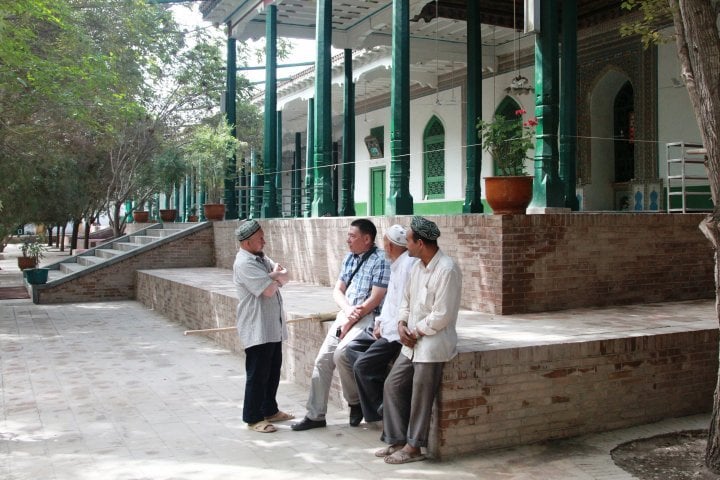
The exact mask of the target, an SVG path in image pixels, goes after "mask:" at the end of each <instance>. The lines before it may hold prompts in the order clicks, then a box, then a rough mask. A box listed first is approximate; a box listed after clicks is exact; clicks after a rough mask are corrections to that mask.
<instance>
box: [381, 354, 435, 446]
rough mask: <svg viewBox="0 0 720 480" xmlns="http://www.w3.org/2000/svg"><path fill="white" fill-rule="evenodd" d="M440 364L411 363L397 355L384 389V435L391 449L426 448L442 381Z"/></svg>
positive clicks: (383, 438)
mask: <svg viewBox="0 0 720 480" xmlns="http://www.w3.org/2000/svg"><path fill="white" fill-rule="evenodd" d="M442 369H443V362H439V363H414V362H412V361H410V359H408V358H407V357H406V356H405V355H403V354H402V353H401V354H400V355H398V358H397V360H395V364H394V365H393V368H392V370H390V375H388V378H387V380H385V387H384V389H383V397H384V403H383V434H382V436H381V437H380V440H382V441H383V442H385V443H388V444H390V445H397V444H405V443H407V444H409V445H410V446H412V447H416V448H419V447H427V443H428V431H429V430H430V415H431V414H432V407H433V402H434V401H435V396H436V395H437V392H438V389H439V388H440V382H441V381H442Z"/></svg>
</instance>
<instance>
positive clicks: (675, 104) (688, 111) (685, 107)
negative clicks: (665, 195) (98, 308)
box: [658, 43, 704, 178]
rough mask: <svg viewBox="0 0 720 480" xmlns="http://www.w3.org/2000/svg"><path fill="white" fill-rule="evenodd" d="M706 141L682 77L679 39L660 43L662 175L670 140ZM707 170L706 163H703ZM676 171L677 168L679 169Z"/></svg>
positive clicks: (659, 130)
mask: <svg viewBox="0 0 720 480" xmlns="http://www.w3.org/2000/svg"><path fill="white" fill-rule="evenodd" d="M680 141H683V142H686V143H699V144H701V143H702V138H701V134H700V130H699V129H698V126H697V120H695V113H694V112H693V109H692V104H691V103H690V96H689V95H688V92H687V88H685V85H684V84H683V83H682V78H681V77H680V63H679V61H678V58H677V48H676V46H675V43H670V44H667V45H660V46H658V166H659V170H658V172H659V176H660V178H665V177H666V175H667V163H666V152H665V151H666V148H665V144H667V143H669V142H680ZM699 168H700V169H701V170H702V172H701V173H700V174H704V169H703V167H699ZM675 173H676V172H675Z"/></svg>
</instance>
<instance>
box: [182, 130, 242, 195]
mask: <svg viewBox="0 0 720 480" xmlns="http://www.w3.org/2000/svg"><path fill="white" fill-rule="evenodd" d="M238 147H239V142H238V141H237V140H236V139H235V138H234V137H233V136H232V135H231V134H230V126H228V125H227V124H226V122H225V120H224V119H221V120H219V121H218V122H216V123H215V124H214V125H200V126H198V127H196V128H194V129H193V130H192V131H191V132H190V133H189V135H188V138H187V143H185V144H184V145H183V149H184V155H185V157H186V158H187V160H188V162H189V163H190V165H192V166H193V167H194V168H195V171H196V172H197V173H198V175H199V176H200V178H201V179H202V181H203V182H204V184H205V185H206V187H207V190H208V197H209V201H210V203H220V201H221V200H222V194H223V188H224V181H225V176H226V165H227V161H228V159H229V158H232V156H233V155H234V154H235V153H236V152H237V150H238ZM239 168H242V165H240V166H239Z"/></svg>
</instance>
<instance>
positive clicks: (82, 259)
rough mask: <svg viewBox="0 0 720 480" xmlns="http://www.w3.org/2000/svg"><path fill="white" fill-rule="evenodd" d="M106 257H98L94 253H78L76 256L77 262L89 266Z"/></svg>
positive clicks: (102, 260)
mask: <svg viewBox="0 0 720 480" xmlns="http://www.w3.org/2000/svg"><path fill="white" fill-rule="evenodd" d="M105 260H107V259H106V258H102V257H98V256H95V255H80V256H78V257H77V263H78V264H79V265H84V266H86V267H89V266H91V265H95V264H97V263H100V262H104V261H105Z"/></svg>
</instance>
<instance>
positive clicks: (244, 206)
mask: <svg viewBox="0 0 720 480" xmlns="http://www.w3.org/2000/svg"><path fill="white" fill-rule="evenodd" d="M241 162H242V167H241V168H240V191H239V194H238V197H239V202H238V203H239V206H240V207H239V209H238V218H247V217H248V214H247V212H248V181H247V176H248V170H249V168H248V167H247V162H246V160H245V156H244V155H243V158H242V160H241Z"/></svg>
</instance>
